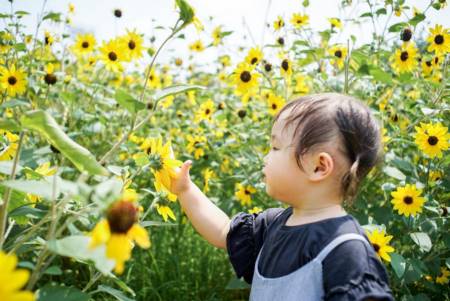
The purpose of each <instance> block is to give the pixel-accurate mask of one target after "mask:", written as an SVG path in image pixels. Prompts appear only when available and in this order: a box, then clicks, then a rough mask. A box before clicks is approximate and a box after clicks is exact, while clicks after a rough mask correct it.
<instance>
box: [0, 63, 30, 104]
mask: <svg viewBox="0 0 450 301" xmlns="http://www.w3.org/2000/svg"><path fill="white" fill-rule="evenodd" d="M0 87H1V89H2V90H3V91H6V92H7V93H8V95H9V96H11V97H14V96H16V95H18V94H22V93H24V92H25V89H26V87H27V80H26V76H25V72H24V71H23V70H22V69H16V66H15V65H12V66H11V68H10V69H8V68H6V67H2V66H0Z"/></svg>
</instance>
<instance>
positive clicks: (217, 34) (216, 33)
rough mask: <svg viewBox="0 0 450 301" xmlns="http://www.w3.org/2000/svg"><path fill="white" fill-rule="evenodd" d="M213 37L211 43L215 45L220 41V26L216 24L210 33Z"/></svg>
mask: <svg viewBox="0 0 450 301" xmlns="http://www.w3.org/2000/svg"><path fill="white" fill-rule="evenodd" d="M211 36H212V38H213V45H214V46H217V45H219V44H220V43H221V42H222V26H220V25H219V26H216V27H215V28H214V30H213V32H212V34H211Z"/></svg>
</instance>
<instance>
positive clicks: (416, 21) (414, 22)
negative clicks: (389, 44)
mask: <svg viewBox="0 0 450 301" xmlns="http://www.w3.org/2000/svg"><path fill="white" fill-rule="evenodd" d="M423 20H425V15H424V14H417V15H416V16H415V17H414V18H412V19H411V20H409V24H411V25H412V26H416V25H417V24H419V23H420V22H422V21H423Z"/></svg>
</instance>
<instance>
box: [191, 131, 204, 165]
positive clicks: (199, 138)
mask: <svg viewBox="0 0 450 301" xmlns="http://www.w3.org/2000/svg"><path fill="white" fill-rule="evenodd" d="M186 139H187V140H188V145H187V151H188V152H189V153H194V158H195V159H196V160H197V159H199V158H200V157H201V156H203V155H204V154H205V151H204V149H203V148H204V147H206V142H207V140H206V137H205V136H203V135H196V136H192V135H187V136H186Z"/></svg>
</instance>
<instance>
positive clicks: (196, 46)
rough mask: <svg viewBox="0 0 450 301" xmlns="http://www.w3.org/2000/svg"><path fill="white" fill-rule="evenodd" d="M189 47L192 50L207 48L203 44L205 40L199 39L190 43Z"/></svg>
mask: <svg viewBox="0 0 450 301" xmlns="http://www.w3.org/2000/svg"><path fill="white" fill-rule="evenodd" d="M189 49H190V50H191V51H197V52H202V51H203V50H205V46H204V45H203V42H202V41H201V40H197V41H194V42H193V43H192V44H190V45H189Z"/></svg>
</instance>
